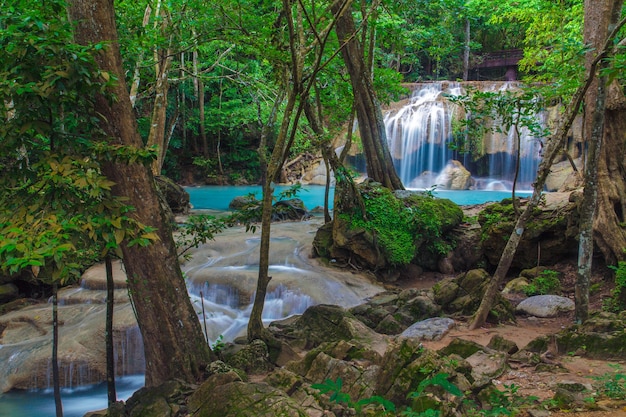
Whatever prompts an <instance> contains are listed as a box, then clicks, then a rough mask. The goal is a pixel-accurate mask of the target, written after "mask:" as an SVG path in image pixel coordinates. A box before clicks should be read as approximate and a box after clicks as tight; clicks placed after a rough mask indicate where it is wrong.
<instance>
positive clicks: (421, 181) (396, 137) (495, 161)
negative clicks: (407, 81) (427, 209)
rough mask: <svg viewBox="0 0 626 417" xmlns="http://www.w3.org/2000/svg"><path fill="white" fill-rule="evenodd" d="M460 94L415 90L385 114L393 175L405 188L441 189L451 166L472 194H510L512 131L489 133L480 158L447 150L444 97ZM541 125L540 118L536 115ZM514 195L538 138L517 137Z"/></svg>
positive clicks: (453, 86) (451, 108) (451, 112)
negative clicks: (461, 171)
mask: <svg viewBox="0 0 626 417" xmlns="http://www.w3.org/2000/svg"><path fill="white" fill-rule="evenodd" d="M513 87H514V85H513V84H511V83H504V84H500V85H496V84H494V83H490V84H489V85H485V86H484V87H483V88H484V89H486V90H494V89H500V90H505V89H509V88H513ZM461 94H463V86H462V85H461V84H460V83H446V84H443V83H428V84H423V85H418V86H417V87H416V88H415V90H414V92H413V94H412V97H411V98H410V100H409V102H408V103H407V104H406V105H405V106H403V107H402V108H401V109H399V110H397V111H394V112H388V113H387V114H386V116H385V127H386V133H387V140H388V143H389V149H390V152H391V155H392V157H393V160H394V165H395V166H396V170H397V171H398V174H399V176H400V179H401V180H402V182H403V184H404V185H405V186H406V187H407V188H421V189H426V188H430V187H432V186H437V187H439V188H445V187H442V183H441V177H440V174H441V173H442V171H443V170H444V168H445V167H446V166H447V165H448V163H449V162H450V161H451V160H458V161H460V162H461V163H462V164H463V165H464V166H465V168H467V169H468V170H469V171H470V172H471V173H472V174H473V175H472V177H473V181H472V184H473V186H472V188H473V189H496V190H504V189H510V188H511V183H512V181H513V178H514V174H515V163H516V155H515V154H516V152H515V151H516V149H517V143H516V142H517V141H516V140H515V131H514V129H513V128H511V129H510V131H509V132H508V135H507V134H502V133H496V132H492V133H490V134H488V135H486V136H485V137H484V138H483V141H482V143H483V149H482V155H460V154H459V153H458V152H457V151H455V150H454V149H453V148H452V147H451V146H450V145H451V140H452V134H453V130H452V122H453V120H454V118H455V117H456V113H457V109H458V108H457V106H456V105H454V104H452V103H450V102H449V101H448V100H447V99H446V95H452V96H455V95H461ZM536 117H537V119H538V122H539V123H543V124H545V115H543V114H542V113H538V114H537V116H536ZM520 136H521V138H520V145H521V149H520V171H519V177H518V189H520V188H530V184H531V183H532V181H533V180H534V178H535V175H536V172H537V167H538V165H539V161H540V159H541V156H540V152H541V146H542V144H541V141H540V139H541V138H534V137H533V136H532V135H531V134H530V132H529V131H528V129H525V128H523V129H521V131H520Z"/></svg>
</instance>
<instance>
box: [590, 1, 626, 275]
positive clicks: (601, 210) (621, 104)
mask: <svg viewBox="0 0 626 417" xmlns="http://www.w3.org/2000/svg"><path fill="white" fill-rule="evenodd" d="M623 3H624V2H623V0H598V1H596V0H586V1H585V27H584V30H585V33H584V35H585V44H587V45H590V46H591V47H592V49H593V50H598V49H600V48H601V47H602V45H603V43H604V42H605V39H606V38H607V36H608V34H609V32H610V31H612V29H613V27H614V26H615V25H616V24H618V25H619V23H616V22H618V21H619V20H620V17H621V10H622V6H623ZM622 43H623V41H622ZM587 65H589V57H588V58H587ZM606 88H607V90H606V109H605V111H604V129H603V136H602V138H601V140H602V147H601V149H600V151H599V160H598V173H597V175H598V178H597V188H598V193H597V199H596V212H595V218H594V221H593V232H594V236H593V237H594V242H595V244H596V245H597V247H598V248H599V249H600V251H601V252H602V255H603V256H604V259H605V261H606V263H607V264H610V265H617V262H618V261H621V260H625V259H626V253H625V252H624V249H625V248H626V227H625V226H624V225H625V224H626V98H625V97H624V93H623V91H622V89H621V88H620V86H619V84H618V83H617V81H613V82H612V83H610V84H609V85H608V86H607V87H606ZM596 92H597V87H596V88H594V87H592V89H591V90H590V94H589V95H588V96H587V98H586V100H587V101H588V104H587V105H586V109H587V112H586V117H585V136H586V137H587V138H590V137H591V135H592V129H593V123H592V117H593V107H594V106H593V103H595V101H596V98H595V96H596V94H597V93H596Z"/></svg>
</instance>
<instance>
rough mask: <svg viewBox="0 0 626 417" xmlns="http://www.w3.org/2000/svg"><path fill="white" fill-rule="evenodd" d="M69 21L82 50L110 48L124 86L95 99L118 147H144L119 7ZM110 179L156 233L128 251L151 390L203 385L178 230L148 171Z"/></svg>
mask: <svg viewBox="0 0 626 417" xmlns="http://www.w3.org/2000/svg"><path fill="white" fill-rule="evenodd" d="M69 15H70V18H71V19H72V21H73V22H75V24H76V29H75V39H76V41H77V42H78V43H81V44H92V43H98V42H106V43H107V47H106V48H105V49H103V50H102V51H101V53H100V54H99V55H98V56H97V57H96V61H97V63H98V65H99V67H100V69H101V70H102V71H103V72H106V73H108V74H110V75H111V76H113V77H115V78H116V79H117V82H116V83H115V84H114V86H112V87H111V89H110V91H109V92H108V93H109V94H110V95H109V97H110V96H114V97H115V100H111V99H110V98H109V97H105V96H104V95H98V96H96V97H95V98H94V102H95V106H96V109H97V111H98V112H99V114H101V115H102V119H101V127H102V129H103V130H104V131H105V132H106V133H107V134H108V136H109V141H110V143H111V145H125V146H130V147H135V148H137V149H140V148H142V147H143V143H142V141H141V137H140V136H139V133H138V130H137V123H136V120H135V118H134V115H133V111H132V107H131V103H130V98H129V94H128V90H127V88H126V84H125V82H124V72H123V68H122V61H121V57H120V53H119V44H118V38H117V29H116V26H115V15H114V10H113V1H112V0H95V1H87V0H71V1H70V2H69ZM103 171H104V173H105V175H106V176H107V177H109V179H111V180H112V181H114V182H115V183H116V185H115V186H114V188H113V192H114V193H115V194H117V195H119V196H123V197H126V198H128V204H130V205H132V206H133V207H134V208H135V211H134V212H133V213H132V215H133V216H135V218H136V219H137V220H138V221H139V222H140V223H142V224H144V225H147V226H152V227H154V228H155V230H156V232H155V233H156V234H157V235H158V240H157V241H155V242H154V243H153V244H151V245H149V246H147V247H140V246H138V245H135V246H128V245H127V244H123V245H122V251H123V255H124V263H125V266H126V273H127V276H128V287H129V291H130V293H131V295H132V300H133V303H134V305H135V310H136V312H137V321H138V324H139V328H140V330H141V334H142V336H143V341H144V352H145V360H146V386H149V387H150V386H156V385H159V384H161V383H162V382H165V381H167V380H170V379H174V378H177V379H182V380H185V381H189V382H192V381H197V380H198V379H200V378H201V377H202V376H203V373H204V368H205V366H206V365H207V364H208V363H209V362H210V360H211V356H212V355H211V351H210V348H209V347H208V346H207V344H206V342H205V340H204V337H203V334H202V330H201V328H200V321H199V320H198V317H197V315H196V313H195V311H194V309H193V306H192V305H191V302H190V300H189V296H188V294H187V288H186V286H185V281H184V279H183V276H182V272H181V270H180V265H179V263H178V257H177V254H176V248H175V244H174V240H173V238H172V231H171V226H170V224H169V223H168V220H167V216H166V215H165V213H163V211H162V210H161V205H160V203H159V199H158V196H157V191H156V185H155V182H154V179H153V177H152V174H151V171H150V169H149V168H148V167H146V166H144V165H142V164H138V163H125V162H121V161H113V162H107V163H106V164H105V165H104V167H103Z"/></svg>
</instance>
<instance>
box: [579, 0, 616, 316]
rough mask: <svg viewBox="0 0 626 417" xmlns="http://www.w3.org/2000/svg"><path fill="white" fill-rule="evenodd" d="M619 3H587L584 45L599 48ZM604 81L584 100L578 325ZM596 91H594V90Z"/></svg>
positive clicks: (587, 276)
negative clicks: (583, 172)
mask: <svg viewBox="0 0 626 417" xmlns="http://www.w3.org/2000/svg"><path fill="white" fill-rule="evenodd" d="M621 3H622V1H621V0H620V1H617V2H616V1H614V0H607V1H603V2H599V1H595V2H594V3H593V5H592V4H591V3H589V2H587V4H586V6H585V27H584V36H585V44H587V45H591V46H592V47H593V48H599V47H601V46H602V44H604V43H605V42H606V38H607V36H608V34H609V32H610V30H611V29H612V28H611V26H615V23H616V22H617V20H618V19H619V13H620V11H621ZM592 60H593V52H587V58H586V60H585V64H586V66H587V67H589V66H590V65H591V62H592ZM606 67H607V62H606V60H603V61H602V62H601V63H600V64H599V65H598V70H599V71H601V70H602V69H605V68H606ZM606 83H607V77H606V76H602V77H599V78H597V79H596V81H595V82H594V83H593V84H592V88H591V89H590V90H589V91H588V92H587V96H586V97H585V138H584V139H585V142H586V143H587V144H588V146H587V155H586V159H585V176H584V179H585V188H584V193H583V201H582V205H581V213H580V236H579V249H578V270H577V274H576V292H575V301H576V309H575V318H576V321H577V322H578V323H582V322H584V321H585V320H587V318H588V316H589V283H590V281H591V267H592V259H593V246H594V245H593V235H594V232H593V222H594V215H595V212H596V206H597V197H598V183H597V180H598V163H599V159H600V153H601V151H602V139H603V136H604V120H605V109H606ZM594 87H595V88H594Z"/></svg>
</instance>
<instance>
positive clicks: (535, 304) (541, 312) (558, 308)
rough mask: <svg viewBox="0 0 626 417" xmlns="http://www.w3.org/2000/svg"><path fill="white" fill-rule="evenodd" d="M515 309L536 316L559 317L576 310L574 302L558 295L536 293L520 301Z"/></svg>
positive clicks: (520, 312) (517, 311)
mask: <svg viewBox="0 0 626 417" xmlns="http://www.w3.org/2000/svg"><path fill="white" fill-rule="evenodd" d="M515 311H516V313H518V314H528V315H530V316H535V317H557V316H559V315H561V314H563V313H567V312H570V311H574V302H573V301H572V300H570V299H569V298H566V297H561V296H558V295H536V296H533V297H528V298H527V299H525V300H523V301H522V302H520V303H519V304H518V305H517V307H516V308H515Z"/></svg>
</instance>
